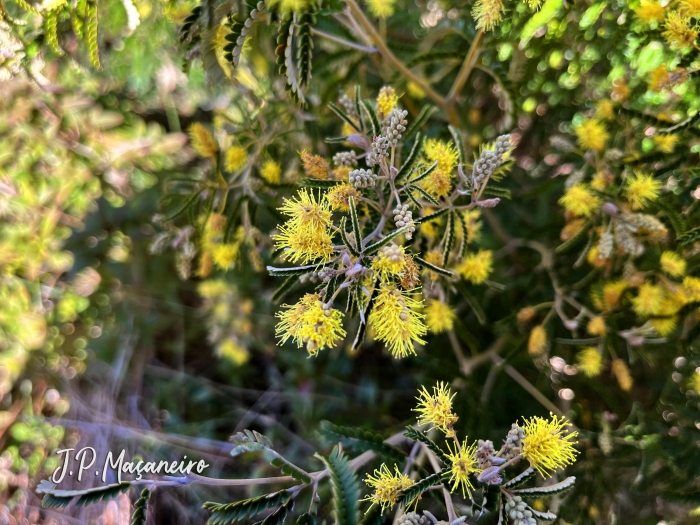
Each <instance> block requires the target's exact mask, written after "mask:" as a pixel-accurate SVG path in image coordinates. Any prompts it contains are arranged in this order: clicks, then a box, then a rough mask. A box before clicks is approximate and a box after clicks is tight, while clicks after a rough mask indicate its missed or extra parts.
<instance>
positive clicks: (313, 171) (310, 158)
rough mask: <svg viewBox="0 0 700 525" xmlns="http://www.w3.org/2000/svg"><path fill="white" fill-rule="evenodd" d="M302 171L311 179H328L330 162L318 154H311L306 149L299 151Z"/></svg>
mask: <svg viewBox="0 0 700 525" xmlns="http://www.w3.org/2000/svg"><path fill="white" fill-rule="evenodd" d="M299 156H300V157H301V163H302V165H303V166H304V173H306V175H307V176H309V177H311V178H312V179H321V180H328V179H329V178H330V174H331V164H330V162H328V161H327V160H326V159H324V158H323V157H320V156H319V155H312V154H311V153H307V152H306V151H301V152H299Z"/></svg>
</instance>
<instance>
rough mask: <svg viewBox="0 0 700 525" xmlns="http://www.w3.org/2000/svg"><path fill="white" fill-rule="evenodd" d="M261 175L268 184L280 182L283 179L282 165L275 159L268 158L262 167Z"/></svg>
mask: <svg viewBox="0 0 700 525" xmlns="http://www.w3.org/2000/svg"><path fill="white" fill-rule="evenodd" d="M260 176H261V177H262V179H263V180H264V181H265V182H267V183H268V184H271V185H273V186H274V185H276V184H279V183H280V181H281V180H282V166H280V164H279V162H275V161H274V160H266V161H265V163H264V164H263V165H262V168H260Z"/></svg>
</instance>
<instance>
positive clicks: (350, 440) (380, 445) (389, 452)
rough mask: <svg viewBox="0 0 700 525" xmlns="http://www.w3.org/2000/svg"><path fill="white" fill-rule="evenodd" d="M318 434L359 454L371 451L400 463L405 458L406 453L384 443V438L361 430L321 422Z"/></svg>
mask: <svg viewBox="0 0 700 525" xmlns="http://www.w3.org/2000/svg"><path fill="white" fill-rule="evenodd" d="M319 433H320V434H321V436H323V437H324V438H325V439H327V440H328V441H330V442H333V443H337V442H338V441H340V442H341V443H342V444H343V446H344V447H348V448H352V449H353V450H356V451H359V452H366V451H368V450H373V451H374V452H376V453H377V454H379V455H380V456H381V457H386V458H391V459H393V460H394V461H402V460H403V459H404V458H405V457H406V453H405V452H404V451H403V450H401V449H400V448H397V447H395V446H393V445H389V444H388V443H384V438H383V437H382V436H381V435H380V434H377V433H376V432H371V431H369V430H364V429H362V428H353V427H343V426H340V425H334V424H333V423H331V422H330V421H322V422H321V427H320V430H319Z"/></svg>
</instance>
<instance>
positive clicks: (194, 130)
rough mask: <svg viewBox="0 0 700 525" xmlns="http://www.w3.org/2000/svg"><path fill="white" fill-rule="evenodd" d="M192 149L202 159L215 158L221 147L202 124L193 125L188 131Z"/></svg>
mask: <svg viewBox="0 0 700 525" xmlns="http://www.w3.org/2000/svg"><path fill="white" fill-rule="evenodd" d="M187 132H188V134H189V135H190V142H191V144H192V149H193V150H195V151H196V152H197V155H200V156H201V157H207V158H214V157H215V156H216V152H217V151H219V146H218V144H217V143H216V141H215V140H214V137H213V135H212V134H211V132H210V131H209V130H208V129H207V128H206V127H205V126H204V125H203V124H201V123H200V122H195V123H194V124H192V125H191V126H190V127H189V128H188V130H187Z"/></svg>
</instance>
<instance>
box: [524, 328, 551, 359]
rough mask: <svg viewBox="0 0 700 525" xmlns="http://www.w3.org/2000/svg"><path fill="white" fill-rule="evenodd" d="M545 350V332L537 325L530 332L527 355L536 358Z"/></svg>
mask: <svg viewBox="0 0 700 525" xmlns="http://www.w3.org/2000/svg"><path fill="white" fill-rule="evenodd" d="M545 350H547V332H546V331H545V329H544V326H542V325H541V324H538V325H537V326H535V327H534V328H533V329H532V332H530V337H529V338H528V340H527V353H528V354H530V355H531V356H533V357H534V356H538V355H540V354H541V353H543V352H544V351H545Z"/></svg>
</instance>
